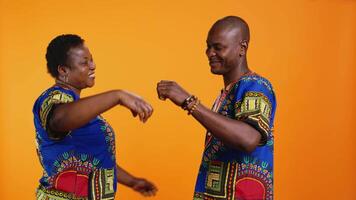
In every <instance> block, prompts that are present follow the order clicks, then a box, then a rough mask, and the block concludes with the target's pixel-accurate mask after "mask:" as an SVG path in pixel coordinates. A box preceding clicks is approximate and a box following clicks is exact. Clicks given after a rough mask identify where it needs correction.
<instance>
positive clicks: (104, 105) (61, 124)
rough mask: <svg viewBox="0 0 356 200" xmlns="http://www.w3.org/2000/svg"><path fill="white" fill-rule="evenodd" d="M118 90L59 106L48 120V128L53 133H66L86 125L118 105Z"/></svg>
mask: <svg viewBox="0 0 356 200" xmlns="http://www.w3.org/2000/svg"><path fill="white" fill-rule="evenodd" d="M120 92H121V91H120V90H112V91H108V92H104V93H101V94H97V95H93V96H90V97H85V98H82V99H80V100H78V101H75V102H71V103H65V104H59V105H57V106H56V107H55V108H54V110H53V114H52V115H51V117H50V119H49V127H50V128H51V130H52V131H55V132H67V131H71V130H73V129H76V128H79V127H81V126H83V125H85V124H87V123H88V122H89V121H90V120H92V119H93V118H95V117H96V116H97V115H99V114H101V113H103V112H105V111H107V110H108V109H110V108H112V107H114V106H116V105H117V104H119V103H120Z"/></svg>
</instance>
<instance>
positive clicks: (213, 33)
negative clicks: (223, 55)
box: [207, 27, 241, 42]
mask: <svg viewBox="0 0 356 200" xmlns="http://www.w3.org/2000/svg"><path fill="white" fill-rule="evenodd" d="M239 35H241V34H240V30H239V29H238V28H231V27H212V28H211V29H210V31H209V33H208V38H207V42H208V41H211V40H214V41H222V40H227V39H228V40H231V39H237V38H239Z"/></svg>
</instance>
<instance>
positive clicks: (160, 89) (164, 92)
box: [157, 81, 190, 106]
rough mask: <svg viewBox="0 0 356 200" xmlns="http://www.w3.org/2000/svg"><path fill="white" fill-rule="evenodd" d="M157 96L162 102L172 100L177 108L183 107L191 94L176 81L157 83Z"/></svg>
mask: <svg viewBox="0 0 356 200" xmlns="http://www.w3.org/2000/svg"><path fill="white" fill-rule="evenodd" d="M157 94H158V98H159V99H161V100H165V99H167V98H168V99H170V100H171V101H172V102H173V103H175V104H176V105H177V106H181V105H182V103H183V101H184V100H185V99H186V98H188V97H189V96H190V94H189V93H188V92H187V91H185V90H184V89H183V88H182V87H180V86H179V85H178V84H177V83H176V82H174V81H160V82H158V83H157Z"/></svg>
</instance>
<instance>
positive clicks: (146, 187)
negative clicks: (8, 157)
mask: <svg viewBox="0 0 356 200" xmlns="http://www.w3.org/2000/svg"><path fill="white" fill-rule="evenodd" d="M46 59H47V68H48V72H49V73H50V74H51V75H52V77H53V78H54V79H55V84H54V86H52V87H50V88H49V89H47V90H46V91H44V92H43V93H42V95H41V96H40V97H39V98H38V99H37V100H36V102H35V105H34V108H33V114H34V124H35V128H36V142H37V152H38V155H39V158H40V162H41V164H42V167H43V169H44V170H43V177H42V178H41V180H40V186H39V188H38V189H37V199H40V200H42V199H46V200H47V199H51V200H52V199H54V200H56V199H95V200H97V199H114V197H115V192H116V184H117V182H118V183H121V184H124V185H126V186H128V187H131V188H132V189H134V190H135V191H138V192H140V193H141V194H143V195H145V196H151V195H154V194H155V192H156V190H157V189H156V187H155V186H154V185H153V184H152V183H150V182H149V181H146V180H145V179H142V178H136V177H134V176H132V175H131V174H129V173H128V172H126V171H125V170H123V169H122V168H120V167H119V166H118V165H117V164H116V159H115V136H114V132H113V130H112V128H111V127H110V125H109V124H108V123H107V122H106V121H105V120H104V119H103V118H102V117H101V116H100V114H101V113H103V112H105V111H107V110H109V109H110V108H113V107H115V106H116V105H122V106H124V107H126V108H128V109H130V110H131V112H132V114H133V115H134V116H135V117H136V116H138V117H139V119H140V120H141V121H142V122H146V121H147V119H148V118H149V117H150V116H151V115H152V112H153V109H152V107H151V106H150V105H149V104H148V103H146V102H145V101H144V100H143V99H142V98H140V97H138V96H136V95H134V94H132V93H129V92H126V91H123V90H111V91H108V92H104V93H101V94H97V95H93V96H90V97H85V98H80V93H81V91H82V89H85V88H88V87H92V86H94V83H95V68H96V66H95V63H94V61H93V57H92V55H91V54H90V52H89V49H88V47H87V46H86V45H85V44H84V40H83V39H82V38H80V37H79V36H77V35H70V34H67V35H60V36H58V37H56V38H54V39H53V40H52V41H51V42H50V44H49V45H48V47H47V53H46Z"/></svg>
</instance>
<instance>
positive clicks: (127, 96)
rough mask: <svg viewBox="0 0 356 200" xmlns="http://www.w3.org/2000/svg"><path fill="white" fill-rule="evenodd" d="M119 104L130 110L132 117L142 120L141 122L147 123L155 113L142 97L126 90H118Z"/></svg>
mask: <svg viewBox="0 0 356 200" xmlns="http://www.w3.org/2000/svg"><path fill="white" fill-rule="evenodd" d="M118 95H119V104H121V105H123V106H125V107H126V108H128V109H130V110H131V112H132V115H133V116H134V117H136V116H137V115H138V116H139V118H140V121H142V122H143V123H145V122H146V121H147V119H148V118H150V117H151V115H152V113H153V108H152V106H151V105H150V104H148V103H147V102H146V101H144V100H143V99H142V98H141V97H140V96H138V95H136V94H133V93H130V92H127V91H125V90H118Z"/></svg>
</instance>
